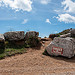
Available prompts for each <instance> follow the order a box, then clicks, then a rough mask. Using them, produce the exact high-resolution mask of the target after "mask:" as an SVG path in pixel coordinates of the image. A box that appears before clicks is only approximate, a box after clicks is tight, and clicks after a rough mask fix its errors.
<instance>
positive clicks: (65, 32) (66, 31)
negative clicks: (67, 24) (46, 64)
mask: <svg viewBox="0 0 75 75" xmlns="http://www.w3.org/2000/svg"><path fill="white" fill-rule="evenodd" d="M71 30H72V28H70V29H66V30H63V31H62V32H59V33H57V34H58V35H63V34H67V33H69V32H70V31H71Z"/></svg>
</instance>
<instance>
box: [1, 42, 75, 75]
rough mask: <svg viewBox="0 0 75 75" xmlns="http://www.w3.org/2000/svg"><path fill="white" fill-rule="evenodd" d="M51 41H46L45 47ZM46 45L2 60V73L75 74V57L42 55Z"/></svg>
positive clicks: (30, 74) (16, 74)
mask: <svg viewBox="0 0 75 75" xmlns="http://www.w3.org/2000/svg"><path fill="white" fill-rule="evenodd" d="M49 43H50V41H46V42H45V47H46V46H47V45H48V44H49ZM45 47H43V46H42V47H41V48H39V49H31V48H30V49H28V51H27V53H24V54H21V55H15V56H12V57H7V58H5V59H2V60H0V75H75V57H73V58H72V59H67V58H64V57H50V56H45V55H42V53H43V52H44V49H45Z"/></svg>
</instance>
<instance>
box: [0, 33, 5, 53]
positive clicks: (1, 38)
mask: <svg viewBox="0 0 75 75" xmlns="http://www.w3.org/2000/svg"><path fill="white" fill-rule="evenodd" d="M4 49H5V39H4V36H3V34H0V53H2V52H4Z"/></svg>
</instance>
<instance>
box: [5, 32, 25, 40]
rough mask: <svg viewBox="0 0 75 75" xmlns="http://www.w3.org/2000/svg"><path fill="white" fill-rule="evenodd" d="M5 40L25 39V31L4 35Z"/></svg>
mask: <svg viewBox="0 0 75 75" xmlns="http://www.w3.org/2000/svg"><path fill="white" fill-rule="evenodd" d="M4 37H5V40H9V41H18V40H23V39H24V31H14V32H6V33H4Z"/></svg>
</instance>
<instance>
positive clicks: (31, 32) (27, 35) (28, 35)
mask: <svg viewBox="0 0 75 75" xmlns="http://www.w3.org/2000/svg"><path fill="white" fill-rule="evenodd" d="M38 35H39V32H35V31H29V32H27V33H26V35H25V39H29V38H30V37H38Z"/></svg>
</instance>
